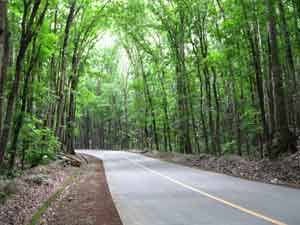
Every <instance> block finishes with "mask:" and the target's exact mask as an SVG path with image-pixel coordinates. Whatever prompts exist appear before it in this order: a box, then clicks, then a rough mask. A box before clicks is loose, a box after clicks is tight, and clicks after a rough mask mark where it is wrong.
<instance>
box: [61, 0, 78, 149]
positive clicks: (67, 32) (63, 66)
mask: <svg viewBox="0 0 300 225" xmlns="http://www.w3.org/2000/svg"><path fill="white" fill-rule="evenodd" d="M75 7H76V1H73V2H72V3H71V7H70V10H69V14H68V18H67V22H66V27H65V32H64V41H63V46H62V51H61V68H60V81H59V93H58V95H59V100H58V104H57V120H56V135H57V137H59V138H60V141H61V142H62V143H63V124H62V122H63V121H64V112H65V110H64V108H65V101H66V98H65V82H66V60H67V59H66V57H67V56H66V51H67V47H68V43H69V36H70V29H71V26H72V22H73V19H74V14H75Z"/></svg>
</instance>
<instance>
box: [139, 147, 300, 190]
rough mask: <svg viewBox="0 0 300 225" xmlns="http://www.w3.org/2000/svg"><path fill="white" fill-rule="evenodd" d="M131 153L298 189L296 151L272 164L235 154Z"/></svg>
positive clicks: (299, 176) (299, 158)
mask: <svg viewBox="0 0 300 225" xmlns="http://www.w3.org/2000/svg"><path fill="white" fill-rule="evenodd" d="M134 152H137V153H141V154H143V155H146V156H149V157H153V158H158V159H162V160H165V161H169V162H173V163H177V164H181V165H185V166H189V167H195V168H199V169H203V170H208V171H213V172H217V173H223V174H227V175H230V176H235V177H240V178H245V179H248V180H255V181H261V182H266V183H271V184H277V185H285V186H289V187H294V188H300V151H299V152H297V153H295V154H293V155H290V156H287V157H284V158H282V159H279V160H276V161H271V160H269V159H262V160H249V159H245V158H242V157H239V156H236V155H225V156H221V157H214V156H212V155H208V154H198V155H187V154H185V155H184V154H179V153H171V152H157V151H152V152H143V151H134Z"/></svg>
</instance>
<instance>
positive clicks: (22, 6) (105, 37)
mask: <svg viewBox="0 0 300 225" xmlns="http://www.w3.org/2000/svg"><path fill="white" fill-rule="evenodd" d="M299 72H300V1H299V0H265V1H260V0H239V1H236V0H197V1H195V0H176V1H167V0H152V1H148V0H145V1H142V0H127V1H125V0H111V1H110V0H107V1H96V0H10V1H6V0H0V131H1V132H0V133H1V134H0V135H1V139H0V163H1V164H3V162H5V164H7V165H8V166H9V167H10V168H13V167H14V166H15V165H16V163H17V165H20V166H22V167H24V166H26V165H35V164H37V163H39V162H41V161H43V160H47V159H51V158H53V157H55V154H56V153H57V152H59V151H64V152H68V153H74V149H75V147H76V148H98V149H99V148H101V149H135V148H137V149H152V150H159V151H176V152H181V153H187V154H190V153H200V152H205V153H209V154H214V155H223V154H227V153H230V154H238V155H241V156H242V155H245V156H252V157H261V158H262V157H269V158H278V157H279V156H281V155H282V154H288V153H293V152H295V151H296V149H297V137H298V133H299V132H298V129H299V126H300V108H299V97H300V96H299V95H300V92H299V90H298V86H299V85H300V82H299Z"/></svg>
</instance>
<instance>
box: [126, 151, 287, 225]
mask: <svg viewBox="0 0 300 225" xmlns="http://www.w3.org/2000/svg"><path fill="white" fill-rule="evenodd" d="M125 158H126V159H127V160H128V161H130V162H132V163H134V164H136V165H137V166H139V167H141V168H143V169H145V170H147V171H149V172H151V173H153V174H156V175H158V176H160V177H163V178H165V179H167V180H169V181H171V182H173V183H175V184H178V185H180V186H182V187H185V188H186V189H189V190H191V191H194V192H197V193H199V194H201V195H203V196H205V197H208V198H210V199H213V200H215V201H217V202H220V203H222V204H224V205H227V206H230V207H232V208H234V209H237V210H239V211H242V212H244V213H247V214H249V215H251V216H254V217H257V218H260V219H263V220H265V221H268V222H270V223H272V224H276V225H287V224H286V223H283V222H281V221H279V220H276V219H272V218H270V217H268V216H265V215H263V214H261V213H258V212H255V211H252V210H250V209H247V208H244V207H242V206H240V205H237V204H235V203H232V202H229V201H226V200H224V199H222V198H220V197H216V196H214V195H212V194H209V193H207V192H205V191H202V190H199V189H197V188H195V187H192V186H190V185H187V184H184V183H182V182H180V181H178V180H175V179H173V178H171V177H169V176H167V175H164V174H161V173H159V172H157V171H155V170H153V169H150V168H148V167H146V166H144V165H142V164H141V163H138V162H136V161H134V160H131V159H129V158H127V157H125Z"/></svg>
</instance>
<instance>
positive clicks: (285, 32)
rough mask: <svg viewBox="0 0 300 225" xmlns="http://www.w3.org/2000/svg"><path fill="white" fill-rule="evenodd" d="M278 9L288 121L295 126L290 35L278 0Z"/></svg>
mask: <svg viewBox="0 0 300 225" xmlns="http://www.w3.org/2000/svg"><path fill="white" fill-rule="evenodd" d="M278 8H279V13H280V20H281V23H280V25H281V30H282V35H283V39H284V42H285V54H286V62H287V79H288V85H289V87H290V88H289V89H288V90H289V91H288V107H289V115H290V116H289V121H290V123H291V124H296V118H297V116H296V113H298V112H296V111H295V101H294V98H295V94H296V93H297V80H296V72H295V66H294V59H293V51H292V43H291V38H290V33H289V30H288V24H287V21H286V15H285V9H284V5H283V2H282V0H278ZM299 13H300V12H299Z"/></svg>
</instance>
